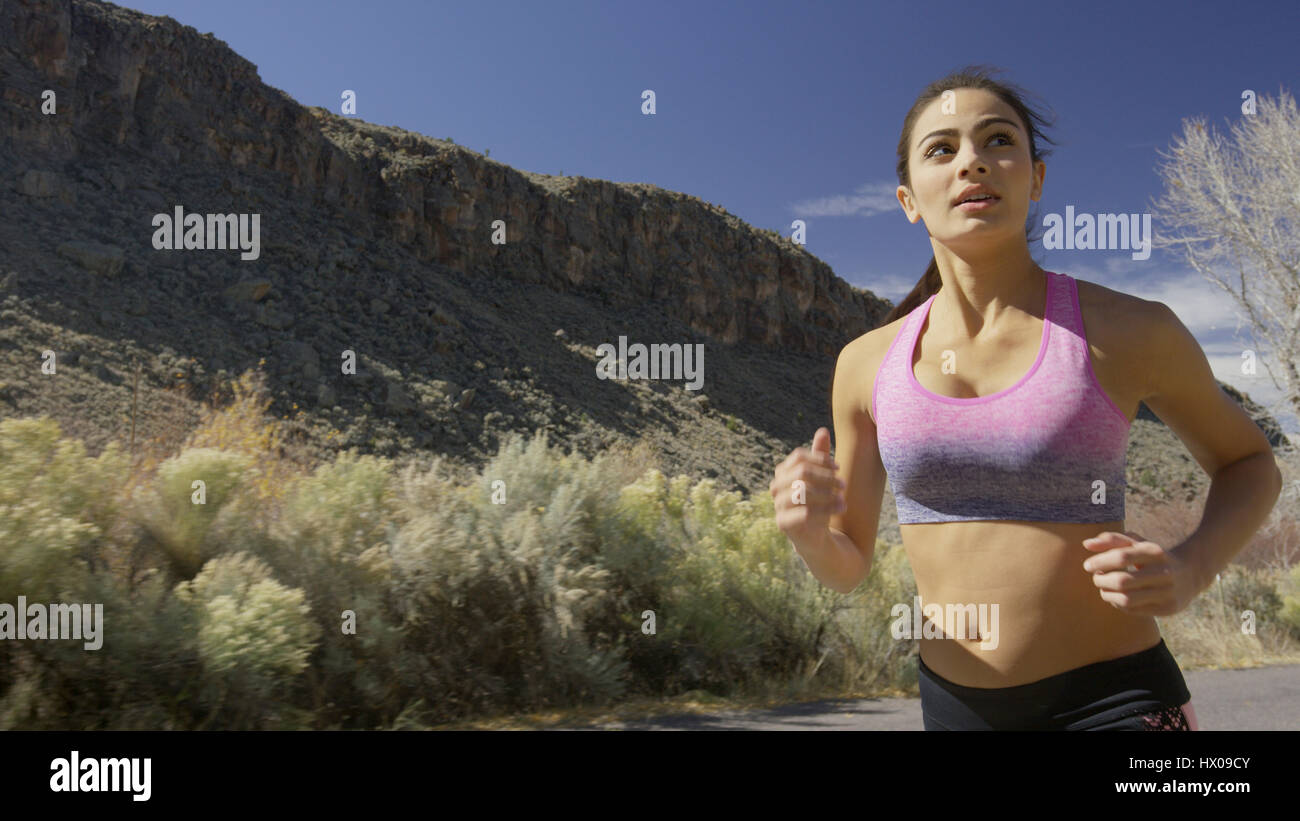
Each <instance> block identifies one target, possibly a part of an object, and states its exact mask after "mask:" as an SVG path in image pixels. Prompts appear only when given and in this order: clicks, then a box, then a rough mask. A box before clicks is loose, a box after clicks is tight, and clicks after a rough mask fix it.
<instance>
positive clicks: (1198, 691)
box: [567, 664, 1300, 731]
mask: <svg viewBox="0 0 1300 821" xmlns="http://www.w3.org/2000/svg"><path fill="white" fill-rule="evenodd" d="M1183 678H1184V679H1185V680H1186V681H1187V689H1188V690H1189V691H1191V694H1192V707H1193V708H1195V710H1196V719H1197V722H1198V724H1199V725H1200V727H1199V729H1201V730H1209V731H1213V730H1300V665H1296V664H1291V665H1285V666H1277V667H1256V668H1253V669H1247V670H1190V671H1185V672H1184V673H1183ZM567 729H571V730H922V729H924V728H923V727H922V726H921V700H920V699H919V698H867V699H833V700H828V701H810V702H804V703H800V704H788V705H785V706H782V707H775V708H770V709H765V710H723V711H719V712H717V713H709V714H697V713H682V714H672V715H661V716H656V717H654V718H646V719H637V720H631V721H616V722H609V723H606V724H598V725H586V726H579V727H569V728H567Z"/></svg>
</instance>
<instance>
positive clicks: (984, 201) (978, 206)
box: [953, 195, 1002, 211]
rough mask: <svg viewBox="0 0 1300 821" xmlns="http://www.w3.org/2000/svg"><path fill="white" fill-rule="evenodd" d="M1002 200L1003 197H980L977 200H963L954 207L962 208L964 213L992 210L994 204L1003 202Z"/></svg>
mask: <svg viewBox="0 0 1300 821" xmlns="http://www.w3.org/2000/svg"><path fill="white" fill-rule="evenodd" d="M1001 200H1002V198H1001V197H995V196H991V195H980V196H979V197H977V198H973V199H967V200H962V201H961V202H959V203H957V204H956V205H954V206H953V207H954V208H960V209H961V210H963V211H983V210H984V209H986V208H992V207H993V205H994V204H996V203H998V202H1001Z"/></svg>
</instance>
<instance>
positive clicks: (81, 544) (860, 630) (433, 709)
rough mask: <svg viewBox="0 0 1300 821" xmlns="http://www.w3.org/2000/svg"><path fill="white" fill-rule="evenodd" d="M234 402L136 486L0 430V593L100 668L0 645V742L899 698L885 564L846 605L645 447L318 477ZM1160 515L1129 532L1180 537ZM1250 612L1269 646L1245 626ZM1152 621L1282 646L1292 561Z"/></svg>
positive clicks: (544, 448)
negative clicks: (618, 706)
mask: <svg viewBox="0 0 1300 821" xmlns="http://www.w3.org/2000/svg"><path fill="white" fill-rule="evenodd" d="M235 393H236V400H235V404H234V405H232V406H231V407H230V408H226V409H223V410H216V411H212V412H210V413H208V414H206V415H205V416H204V422H203V423H202V425H201V426H200V428H199V429H198V430H196V431H195V432H194V433H193V434H192V435H191V436H189V437H188V438H187V439H186V440H185V446H184V447H183V448H181V450H180V451H179V452H178V453H175V454H173V455H170V456H169V457H168V458H166V459H165V461H157V462H154V461H150V460H146V461H144V462H141V463H138V464H136V465H134V469H133V468H132V466H131V465H130V464H128V462H127V460H126V457H125V456H124V455H123V454H121V453H120V451H118V450H116V449H115V447H114V446H112V445H110V447H109V448H107V449H106V450H105V452H104V454H103V455H101V456H100V457H99V458H97V459H88V458H86V457H85V454H84V449H82V447H81V445H80V444H79V443H76V442H71V441H66V440H63V439H62V438H61V435H60V431H59V429H58V426H57V425H56V424H55V423H53V422H52V421H50V420H9V421H6V422H2V423H0V601H8V602H13V601H15V598H16V596H17V595H19V594H23V595H27V596H28V597H29V598H33V599H48V600H51V601H54V600H63V601H85V602H100V603H102V604H103V607H104V641H103V646H102V648H101V649H100V650H98V651H93V652H89V651H85V650H84V649H82V648H81V644H80V643H77V642H0V729H9V728H16V729H152V728H163V729H198V728H202V729H218V728H220V729H240V728H272V727H303V728H306V727H311V728H386V727H411V728H418V727H426V726H430V725H432V724H437V723H441V722H448V721H455V720H459V719H466V718H473V717H479V716H486V715H491V714H500V713H517V712H524V711H532V710H538V709H545V708H554V707H565V706H574V705H583V704H610V703H614V702H618V701H620V700H623V699H627V698H630V697H638V696H645V697H663V696H672V695H675V694H682V693H688V692H690V691H695V690H710V691H713V692H716V693H729V694H733V695H737V696H745V695H764V696H772V695H775V696H779V697H785V698H795V697H800V696H806V695H825V694H828V693H834V692H837V691H839V692H844V691H856V692H859V693H861V692H864V691H865V692H876V691H879V690H881V689H882V688H888V689H891V690H900V689H904V690H912V689H914V687H915V682H916V666H915V660H914V659H913V658H912V657H913V656H914V655H915V652H916V646H917V643H916V641H915V640H910V641H909V640H906V639H904V640H896V639H894V638H893V637H892V635H891V634H890V625H891V623H892V622H893V620H894V616H893V614H892V613H891V610H892V608H893V607H894V606H895V605H897V604H905V605H908V606H909V607H910V606H911V605H912V604H913V597H914V596H915V594H916V585H915V581H914V579H913V578H912V573H911V570H910V566H909V564H908V561H907V555H906V551H905V550H904V549H903V548H902V546H898V545H889V544H886V543H884V542H882V541H877V543H876V548H875V558H874V562H873V567H872V571H871V573H870V574H869V575H868V577H867V578H866V579H865V580H864V581H863V583H862V584H861V585H859V587H858V588H857V589H856V590H854V591H853V592H852V593H851V594H849V595H847V596H845V595H840V594H838V593H835V592H833V591H831V590H829V589H827V588H824V587H822V585H821V584H819V583H818V582H817V581H816V579H814V578H813V577H812V575H811V574H810V573H809V571H808V569H807V567H806V566H804V564H803V563H802V562H801V561H800V560H799V558H798V556H797V554H796V553H795V552H794V551H793V549H792V548H791V546H790V544H789V541H788V540H787V539H786V537H785V536H784V534H782V533H781V532H780V530H779V529H778V528H777V527H776V523H775V519H774V510H773V501H772V499H771V496H770V494H767V493H760V494H757V495H756V496H754V497H746V496H745V495H743V494H739V493H724V492H719V490H718V487H717V483H716V482H714V481H712V480H703V481H692V480H690V479H688V478H687V477H682V476H677V477H667V476H665V475H664V474H663V473H662V472H660V471H659V470H658V469H656V468H655V467H652V466H651V464H650V463H652V462H653V454H652V453H650V452H649V451H648V450H647V449H646V448H645V446H644V445H641V446H638V447H637V448H634V449H632V450H630V451H627V450H615V451H610V452H606V453H602V454H601V455H599V456H597V457H595V458H593V459H586V458H583V457H581V456H579V455H577V454H567V455H566V454H564V453H563V452H562V451H561V450H560V449H558V448H553V447H551V446H550V445H549V444H548V442H547V437H546V435H545V434H544V433H543V434H542V435H540V436H537V437H534V438H532V439H525V438H523V437H520V436H517V435H515V436H510V437H507V438H506V439H505V440H504V441H503V443H502V446H501V448H500V451H499V452H498V454H497V455H496V456H495V457H494V458H493V459H492V460H491V461H489V462H488V463H487V464H486V465H485V466H484V467H483V469H482V470H477V471H475V470H470V469H468V468H465V467H456V466H453V465H452V463H451V462H450V460H446V459H444V458H443V457H433V458H431V459H430V460H429V461H428V464H427V465H418V464H410V465H407V466H404V467H403V469H402V470H401V471H400V472H399V471H397V470H396V468H395V465H394V463H393V462H391V461H389V460H386V459H381V458H378V457H373V456H359V455H358V454H357V453H356V452H355V451H349V452H347V453H344V454H342V455H340V456H338V457H337V458H336V459H335V460H334V461H332V462H329V463H326V464H321V465H316V466H314V467H311V466H306V465H302V464H298V463H295V462H293V461H292V460H288V459H286V458H285V455H284V446H283V442H284V437H283V434H282V431H281V428H280V427H279V426H278V423H276V422H275V421H274V420H269V419H267V418H266V417H265V415H264V411H265V402H266V399H265V395H264V393H263V392H262V388H261V386H260V384H259V383H256V382H254V381H250V380H249V379H248V378H247V375H246V378H245V379H243V380H241V382H240V386H239V387H237V389H236V391H235ZM196 479H202V480H203V481H204V483H205V486H206V487H205V489H206V499H205V500H204V501H205V504H202V505H198V504H195V503H194V498H193V494H194V493H195V490H194V488H193V482H194V480H196ZM1179 515H1181V514H1179ZM1172 516H1173V514H1172V513H1171V514H1168V515H1166V519H1167V521H1165V520H1160V521H1155V520H1153V521H1152V522H1150V523H1148V528H1149V529H1152V532H1157V531H1158V530H1159V528H1160V527H1162V526H1163V527H1165V529H1166V530H1167V531H1168V533H1166V534H1164V535H1161V536H1160V538H1162V539H1165V540H1166V541H1168V540H1170V539H1172V538H1176V536H1177V534H1178V533H1180V532H1182V530H1181V528H1183V527H1184V525H1183V524H1181V522H1182V520H1181V519H1178V520H1175V519H1174V518H1171V517H1172ZM1161 521H1165V525H1161ZM1161 533H1163V531H1161ZM1148 536H1150V534H1148ZM1243 610H1252V611H1254V612H1255V613H1256V616H1257V621H1258V623H1259V625H1260V627H1259V630H1260V637H1261V638H1267V639H1268V641H1266V642H1264V643H1261V641H1260V640H1259V639H1257V638H1256V637H1255V636H1249V635H1244V634H1242V632H1241V629H1240V623H1239V621H1240V619H1239V615H1240V612H1241V611H1243ZM1162 622H1165V623H1162V630H1163V629H1164V628H1165V627H1166V624H1167V625H1168V627H1169V628H1170V630H1169V633H1168V635H1169V636H1170V645H1171V647H1172V648H1173V649H1174V650H1175V653H1179V654H1181V653H1182V652H1183V650H1182V649H1181V648H1180V647H1179V646H1178V644H1179V642H1182V643H1183V644H1184V645H1187V646H1196V647H1210V648H1211V649H1210V650H1206V651H1204V652H1203V653H1202V654H1200V655H1198V656H1197V659H1198V660H1203V661H1210V662H1215V661H1218V662H1220V663H1236V662H1239V661H1242V660H1245V659H1249V658H1251V657H1253V656H1258V655H1259V654H1260V653H1261V652H1262V650H1261V648H1262V647H1263V646H1265V645H1267V646H1277V645H1278V642H1276V641H1274V638H1275V637H1276V636H1279V635H1281V634H1283V633H1285V632H1286V631H1287V630H1290V631H1293V632H1294V634H1295V635H1296V636H1300V568H1297V567H1292V568H1289V574H1288V573H1285V572H1278V571H1276V570H1274V569H1269V570H1263V569H1261V570H1249V569H1247V568H1244V567H1238V566H1230V567H1229V568H1226V569H1225V571H1224V573H1223V576H1222V581H1221V582H1220V583H1218V584H1216V585H1215V586H1214V587H1213V588H1212V589H1211V590H1210V591H1207V592H1206V593H1205V594H1204V595H1202V596H1200V597H1198V598H1197V600H1196V601H1195V602H1193V604H1192V606H1191V607H1190V608H1189V609H1188V610H1187V611H1185V612H1184V613H1181V614H1179V615H1178V617H1176V618H1174V619H1170V620H1162ZM652 626H653V629H652ZM1188 657H1189V658H1190V656H1188ZM1180 658H1182V656H1181V655H1180Z"/></svg>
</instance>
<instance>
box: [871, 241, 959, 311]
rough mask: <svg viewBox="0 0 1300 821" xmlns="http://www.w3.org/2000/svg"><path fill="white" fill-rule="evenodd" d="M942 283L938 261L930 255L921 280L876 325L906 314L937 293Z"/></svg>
mask: <svg viewBox="0 0 1300 821" xmlns="http://www.w3.org/2000/svg"><path fill="white" fill-rule="evenodd" d="M942 285H943V278H942V277H940V276H939V263H938V262H936V261H935V259H934V257H933V256H931V257H930V264H929V265H928V266H926V269H925V273H924V274H921V280H920V281H919V282H917V283H916V287H915V288H913V289H912V293H910V294H908V295H907V296H905V297H903V301H902V302H900V303H898V304H897V305H895V306H894V310H892V311H890V312H889V315H888V316H886V317H885V319H884V321H882V322H881V323H880V325H879V326H877V327H883V326H885V325H888V324H889V323H891V322H893V321H894V320H895V319H898V318H899V317H901V316H907V315H908V314H910V313H911V312H912V311H913V310H915V309H916V307H917V306H918V305H920V304H921V303H922V302H925V301H926V300H927V299H929V298H930V297H931V296H933V295H934V294H936V293H938V292H939V288H940V287H941V286H942Z"/></svg>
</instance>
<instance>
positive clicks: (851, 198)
mask: <svg viewBox="0 0 1300 821" xmlns="http://www.w3.org/2000/svg"><path fill="white" fill-rule="evenodd" d="M897 190H898V183H896V182H875V183H872V182H869V183H864V184H862V185H860V186H858V187H857V189H855V190H854V192H853V193H852V194H833V195H831V196H829V197H821V198H819V199H811V200H803V201H801V202H796V203H795V204H794V205H792V206H790V210H791V211H793V212H794V214H795V216H797V217H859V216H860V217H871V216H875V215H876V214H886V213H890V212H898V211H899V210H900V207H901V206H899V204H898V196H897V195H896V194H895V192H896V191H897ZM917 276H918V277H919V276H920V274H917Z"/></svg>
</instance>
